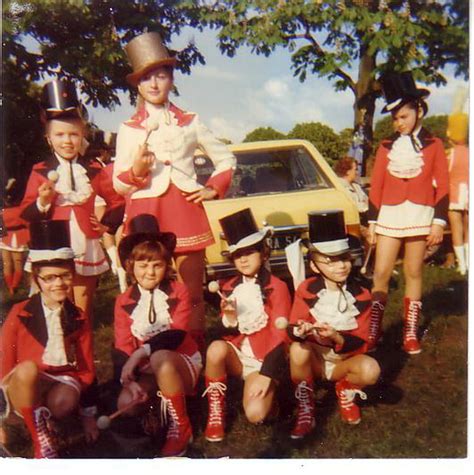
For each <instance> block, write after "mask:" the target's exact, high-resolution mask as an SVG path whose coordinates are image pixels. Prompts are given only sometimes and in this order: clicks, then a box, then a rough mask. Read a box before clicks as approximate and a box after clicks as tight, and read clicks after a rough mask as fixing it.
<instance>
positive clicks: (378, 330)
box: [368, 300, 385, 351]
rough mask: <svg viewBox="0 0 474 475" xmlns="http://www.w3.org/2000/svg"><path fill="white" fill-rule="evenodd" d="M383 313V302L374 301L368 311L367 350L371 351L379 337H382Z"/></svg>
mask: <svg viewBox="0 0 474 475" xmlns="http://www.w3.org/2000/svg"><path fill="white" fill-rule="evenodd" d="M384 312H385V302H382V301H381V300H374V301H373V302H372V307H371V309H370V326H369V340H368V344H369V348H368V351H373V350H374V349H375V346H376V345H377V342H378V341H379V339H380V337H381V336H382V319H383V314H384Z"/></svg>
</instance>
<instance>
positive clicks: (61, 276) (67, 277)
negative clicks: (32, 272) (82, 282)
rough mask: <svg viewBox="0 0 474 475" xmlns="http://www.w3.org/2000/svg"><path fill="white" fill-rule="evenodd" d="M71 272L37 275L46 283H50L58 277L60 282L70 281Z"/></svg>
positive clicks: (71, 277)
mask: <svg viewBox="0 0 474 475" xmlns="http://www.w3.org/2000/svg"><path fill="white" fill-rule="evenodd" d="M73 277H74V276H73V274H72V272H64V274H46V275H39V276H38V278H39V279H41V280H42V281H43V282H46V283H47V284H52V283H53V282H55V281H56V279H60V280H61V281H62V282H66V281H71V280H72V279H73Z"/></svg>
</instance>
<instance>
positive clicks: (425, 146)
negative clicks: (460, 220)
mask: <svg viewBox="0 0 474 475" xmlns="http://www.w3.org/2000/svg"><path fill="white" fill-rule="evenodd" d="M397 138H398V135H395V136H393V137H392V138H390V139H388V140H384V141H383V142H382V143H381V145H380V147H379V149H378V150H377V155H376V157H375V165H374V169H373V171H372V177H371V179H370V194H369V213H368V218H369V220H370V221H377V217H378V213H379V211H380V208H381V206H382V205H398V204H401V203H403V202H404V201H406V200H409V201H411V202H412V203H416V204H420V205H426V206H433V207H434V208H435V214H434V217H435V218H439V219H443V220H444V221H447V220H448V204H449V202H448V163H447V160H446V155H445V152H444V147H443V143H442V142H441V140H440V139H438V138H437V137H433V136H432V135H431V134H430V132H428V131H427V130H426V129H423V128H422V129H421V130H420V133H419V134H418V139H419V141H420V142H421V145H422V155H423V161H424V165H423V167H422V169H421V173H420V174H419V175H418V176H416V177H414V178H397V177H395V176H393V175H391V174H390V173H389V171H388V169H387V166H388V163H389V158H388V153H389V152H390V150H391V148H392V146H393V143H394V141H395V140H396V139H397ZM433 180H434V181H435V182H436V187H435V186H433Z"/></svg>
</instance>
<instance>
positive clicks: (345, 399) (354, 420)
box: [336, 378, 367, 424]
mask: <svg viewBox="0 0 474 475" xmlns="http://www.w3.org/2000/svg"><path fill="white" fill-rule="evenodd" d="M357 394H358V395H359V396H360V398H361V399H367V395H366V394H365V393H364V392H363V391H361V390H360V386H357V385H356V384H353V383H350V382H349V381H347V379H346V378H343V379H340V380H339V381H337V382H336V395H337V398H338V401H339V411H340V413H341V417H342V420H343V421H345V422H347V423H348V424H358V423H359V422H360V409H359V406H357V404H355V402H354V399H355V397H356V395H357Z"/></svg>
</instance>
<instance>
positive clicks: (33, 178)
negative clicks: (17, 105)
mask: <svg viewBox="0 0 474 475" xmlns="http://www.w3.org/2000/svg"><path fill="white" fill-rule="evenodd" d="M41 106H42V119H43V121H44V125H45V132H46V140H47V142H48V144H49V146H50V147H51V154H50V155H49V156H48V157H47V158H46V159H45V160H44V161H42V162H40V163H37V164H36V165H34V166H33V169H32V171H31V174H30V177H29V179H28V183H27V186H26V191H25V196H24V197H23V201H22V203H21V207H22V213H21V217H22V218H23V219H25V220H26V221H28V222H30V223H32V222H35V221H40V220H44V219H48V220H49V219H51V220H52V219H54V220H58V219H59V220H67V221H68V222H69V232H70V236H71V246H72V248H73V249H74V253H75V258H74V262H75V265H76V269H75V270H76V272H75V276H74V282H73V290H74V302H75V304H76V305H77V306H78V307H80V308H81V309H82V310H83V311H84V312H85V314H86V315H87V316H89V317H90V318H92V315H91V314H92V296H93V293H94V291H95V289H96V286H97V281H98V277H99V275H101V274H102V273H104V272H106V271H107V270H108V269H109V264H108V262H107V258H106V257H105V254H104V251H103V249H102V246H101V243H100V233H99V232H98V231H97V230H96V229H95V227H94V225H93V223H92V222H91V217H93V216H94V205H95V197H96V196H97V195H100V196H102V197H103V198H104V199H105V200H106V201H107V204H108V211H111V210H112V209H113V208H114V206H118V205H119V204H120V203H117V202H116V197H117V195H116V193H115V192H114V193H113V194H111V193H107V189H106V187H105V186H104V180H105V174H104V173H103V169H102V167H101V166H100V165H99V164H98V163H96V162H91V161H89V160H86V159H85V158H84V156H83V152H84V150H83V148H84V140H85V132H86V121H85V113H84V111H85V109H84V107H83V106H82V104H80V102H79V100H78V98H77V93H76V89H75V86H74V85H73V84H72V83H70V82H68V81H64V80H54V81H51V82H49V83H47V84H46V85H45V86H44V88H43V92H42V100H41ZM27 265H29V263H28V261H27Z"/></svg>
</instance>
